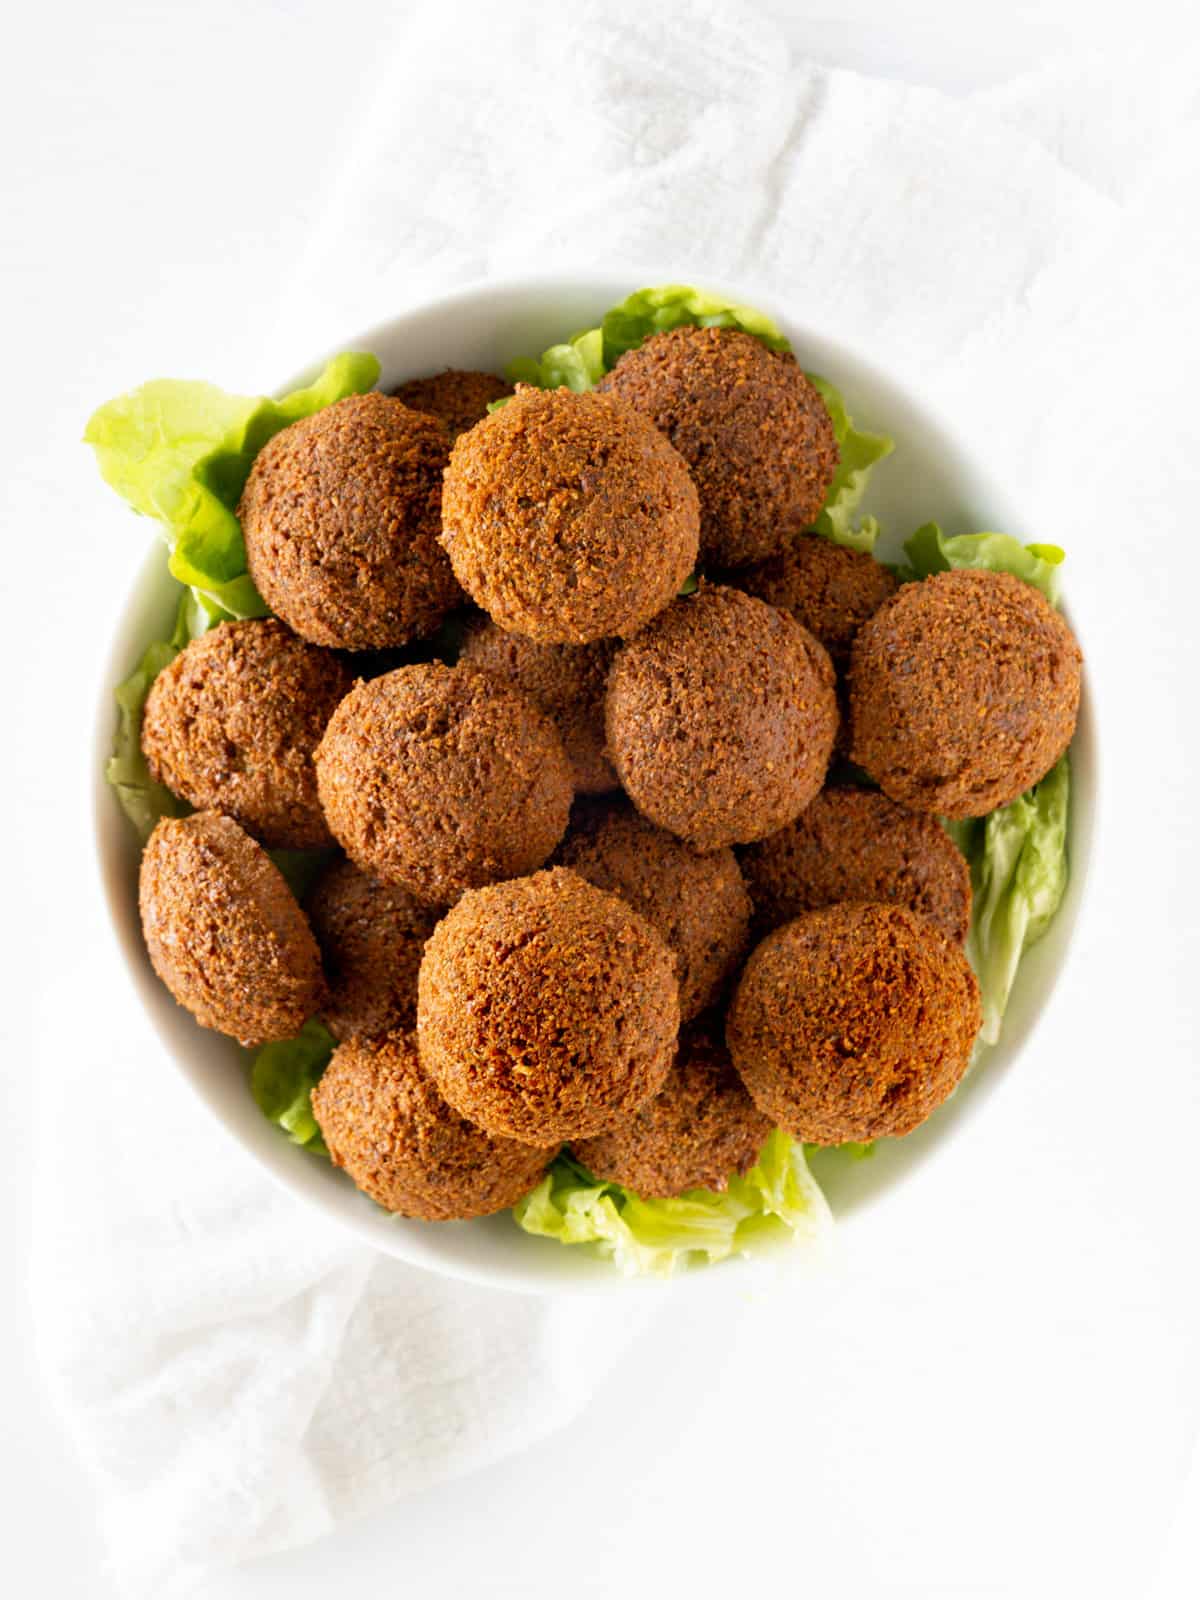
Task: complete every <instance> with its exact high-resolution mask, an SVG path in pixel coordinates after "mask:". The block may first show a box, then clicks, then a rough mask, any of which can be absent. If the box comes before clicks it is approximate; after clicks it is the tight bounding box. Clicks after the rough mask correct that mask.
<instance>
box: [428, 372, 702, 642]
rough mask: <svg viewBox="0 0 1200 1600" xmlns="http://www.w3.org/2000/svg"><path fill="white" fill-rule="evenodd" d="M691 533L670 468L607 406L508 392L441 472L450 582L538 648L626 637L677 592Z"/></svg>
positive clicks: (646, 434) (651, 435) (687, 491)
mask: <svg viewBox="0 0 1200 1600" xmlns="http://www.w3.org/2000/svg"><path fill="white" fill-rule="evenodd" d="M699 531H700V510H699V503H698V501H697V499H696V487H695V485H694V484H693V482H692V480H691V477H690V476H689V474H688V469H687V466H686V465H685V463H684V461H683V459H682V457H681V456H680V455H679V454H678V453H677V452H676V451H675V450H673V449H672V448H671V446H670V445H669V444H668V443H667V441H666V439H664V438H663V436H662V434H660V433H659V432H658V430H657V429H656V428H655V427H653V426H652V424H651V423H650V422H648V421H647V420H646V418H645V417H644V416H642V415H640V413H638V412H637V411H635V410H634V409H633V408H632V407H631V406H627V405H625V404H624V403H623V402H622V401H620V400H616V399H613V398H612V397H610V396H607V395H598V394H595V393H589V394H573V393H572V392H571V391H570V390H569V389H553V390H543V389H533V388H530V387H528V386H526V385H518V387H517V392H516V395H515V396H514V398H513V399H511V400H510V401H509V402H508V404H507V405H506V406H504V407H503V408H502V409H501V410H499V411H494V412H493V413H492V414H491V416H489V417H487V418H485V419H484V421H482V422H480V423H478V424H477V426H475V427H474V428H472V429H471V431H470V433H465V434H463V436H462V438H460V439H459V440H458V442H457V443H456V444H455V446H454V449H453V451H452V452H451V456H450V465H449V466H448V467H447V468H446V488H445V494H444V496H443V501H442V544H443V545H444V547H445V549H446V550H447V551H448V552H449V555H450V560H451V562H452V564H453V566H454V572H455V575H456V576H457V578H458V581H459V582H460V583H461V584H462V586H463V588H464V589H465V590H466V591H467V593H468V594H469V595H470V596H471V598H472V599H473V600H474V601H475V602H476V603H477V604H478V605H480V606H482V607H483V609H484V610H485V611H486V612H487V613H488V615H489V616H490V617H491V618H492V620H493V621H494V622H497V623H499V625H500V626H501V627H502V628H504V629H505V630H506V631H507V632H509V633H523V634H526V635H528V637H529V638H531V639H536V640H538V642H539V643H541V644H591V643H592V641H593V640H596V639H603V638H607V637H609V636H610V635H613V634H619V635H621V636H625V635H628V634H631V633H634V632H636V631H637V629H638V628H640V627H641V626H642V625H643V624H644V623H646V622H649V620H650V618H651V617H653V616H655V615H656V614H657V613H658V612H660V611H661V610H662V609H663V607H664V606H665V605H666V604H667V603H668V602H669V601H670V600H671V599H672V598H673V597H674V596H675V595H676V594H678V592H679V589H680V587H681V585H682V584H683V581H684V579H685V578H686V577H687V576H688V574H689V573H690V572H691V570H692V568H693V567H694V566H695V564H696V549H697V543H698V540H699Z"/></svg>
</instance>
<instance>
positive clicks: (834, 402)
mask: <svg viewBox="0 0 1200 1600" xmlns="http://www.w3.org/2000/svg"><path fill="white" fill-rule="evenodd" d="M808 376H809V379H810V381H811V382H812V384H813V385H814V387H815V388H816V390H817V392H818V393H819V394H820V396H821V399H822V400H824V402H825V408H826V410H827V411H828V412H829V415H830V417H831V418H832V420H833V432H834V436H835V438H836V439H837V442H838V454H839V455H840V457H841V460H840V461H839V463H838V469H837V471H836V472H835V473H834V475H833V482H832V483H831V484H830V486H829V493H828V495H826V497H825V506H824V509H823V510H822V511H821V513H820V515H819V516H818V517H817V520H816V524H815V526H814V530H813V531H814V532H815V533H819V534H821V535H822V536H823V537H824V538H826V539H831V540H832V541H833V543H834V544H841V545H845V546H846V547H847V549H850V550H862V551H865V552H866V553H867V554H868V555H869V554H870V553H871V552H872V551H873V550H874V549H875V541H876V540H877V539H878V538H879V523H878V521H877V520H876V518H875V517H863V519H862V521H861V522H859V523H857V524H856V523H854V522H852V521H851V518H852V516H853V514H854V512H855V511H857V510H858V507H859V505H860V504H861V502H862V498H863V495H865V494H866V492H867V483H868V480H869V479H870V476H871V469H872V467H874V466H875V465H876V463H877V462H880V461H882V460H883V458H884V457H885V456H890V455H891V453H892V451H893V450H894V449H895V448H896V445H895V441H894V440H892V439H889V438H888V437H887V435H886V434H882V433H867V432H866V431H865V430H864V429H862V428H856V427H855V425H854V419H853V417H851V415H850V413H849V412H848V411H847V410H846V402H845V401H844V400H843V399H842V397H841V394H840V393H839V392H838V390H837V389H835V388H834V386H833V384H831V383H827V382H826V380H825V379H824V378H818V377H817V375H816V374H815V373H813V372H810V373H809V375H808Z"/></svg>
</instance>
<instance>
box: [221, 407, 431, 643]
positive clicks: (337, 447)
mask: <svg viewBox="0 0 1200 1600" xmlns="http://www.w3.org/2000/svg"><path fill="white" fill-rule="evenodd" d="M449 448H450V445H449V439H448V438H447V435H446V430H445V427H444V426H443V425H442V424H441V423H440V422H439V421H437V419H436V418H434V417H430V416H425V415H423V414H422V413H421V412H419V411H410V410H409V408H408V407H407V406H406V405H404V404H403V403H402V402H401V401H399V400H394V399H393V398H392V397H391V396H390V395H386V394H378V393H376V392H372V393H370V394H356V395H350V396H348V397H347V398H346V399H345V400H338V401H336V402H335V403H334V404H333V405H331V406H326V407H325V409H324V410H323V411H318V412H316V413H315V414H314V415H313V416H311V417H304V418H302V419H301V420H300V421H299V422H293V423H292V424H291V426H290V427H287V428H284V429H283V431H282V432H281V433H277V434H276V435H275V437H274V438H273V439H272V440H270V441H269V443H267V444H266V445H264V446H263V448H262V449H261V450H260V451H259V453H258V455H257V456H256V457H255V459H254V465H253V466H252V467H251V469H250V476H249V477H248V479H247V480H246V487H245V489H244V490H243V491H242V498H241V503H240V505H239V506H238V516H239V518H240V519H241V524H242V532H243V534H244V536H245V540H246V563H247V565H248V567H249V569H250V576H251V577H252V578H253V579H254V582H255V584H256V585H257V586H258V591H259V593H260V594H261V595H262V597H263V599H264V600H265V601H266V602H267V604H268V605H269V606H270V607H271V609H272V611H276V612H278V614H279V615H280V616H281V617H282V618H283V620H284V621H285V622H286V623H288V624H289V625H290V626H291V627H293V628H294V629H295V630H296V632H297V633H298V634H300V635H301V637H302V638H305V639H308V640H310V641H311V642H312V643H313V644H324V645H333V646H340V647H341V648H342V649H345V650H376V649H385V648H387V647H388V646H391V645H401V644H407V643H408V642H409V641H410V640H413V639H423V638H426V637H428V635H429V634H431V633H433V632H434V630H435V629H436V628H437V626H438V624H439V623H440V622H441V620H442V618H443V617H444V616H445V615H446V613H447V612H448V611H450V610H452V609H453V607H454V606H456V605H460V604H461V603H462V591H461V589H460V588H459V587H458V584H457V583H456V582H455V580H454V574H453V573H452V572H451V570H450V563H449V562H448V561H447V559H446V554H445V551H443V550H442V548H441V546H440V545H439V543H438V532H439V529H440V527H441V503H442V472H443V469H444V467H445V465H446V460H447V457H448V454H449Z"/></svg>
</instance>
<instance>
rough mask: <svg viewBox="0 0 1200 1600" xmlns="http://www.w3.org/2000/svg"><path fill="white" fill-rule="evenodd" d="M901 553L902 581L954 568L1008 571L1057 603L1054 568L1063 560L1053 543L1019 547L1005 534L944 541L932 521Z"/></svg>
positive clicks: (974, 534)
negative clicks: (904, 563)
mask: <svg viewBox="0 0 1200 1600" xmlns="http://www.w3.org/2000/svg"><path fill="white" fill-rule="evenodd" d="M904 553H905V555H906V556H907V557H908V562H909V564H908V566H907V567H906V568H905V569H904V570H903V571H902V573H901V576H902V577H905V578H929V577H932V576H933V575H934V573H938V572H949V571H951V570H952V569H954V568H957V567H974V568H976V569H978V570H980V571H983V572H1008V573H1011V574H1012V576H1013V577H1014V578H1021V579H1022V580H1023V581H1024V582H1025V583H1029V584H1032V585H1033V587H1034V588H1035V589H1039V590H1040V591H1041V592H1042V594H1044V595H1045V597H1046V599H1047V600H1049V602H1050V604H1051V605H1057V604H1058V587H1059V583H1058V569H1059V567H1060V566H1061V565H1062V563H1063V561H1064V560H1065V559H1066V556H1065V553H1064V552H1063V551H1062V550H1060V549H1059V547H1058V545H1056V544H1021V543H1020V542H1019V541H1018V540H1016V539H1014V538H1012V537H1011V535H1009V534H1007V533H961V534H959V535H957V537H955V538H953V539H948V538H947V537H946V535H945V534H944V533H943V532H942V530H941V528H939V527H938V525H937V523H936V522H926V523H924V524H923V525H922V526H921V527H920V528H918V529H917V531H916V533H914V534H913V536H912V538H911V539H908V540H906V542H905V545H904Z"/></svg>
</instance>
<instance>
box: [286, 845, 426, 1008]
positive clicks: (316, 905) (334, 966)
mask: <svg viewBox="0 0 1200 1600" xmlns="http://www.w3.org/2000/svg"><path fill="white" fill-rule="evenodd" d="M306 909H307V911H308V918H309V921H310V923H311V924H312V930H313V933H314V934H315V935H316V940H317V944H318V945H319V946H320V950H321V962H322V965H323V966H324V968H325V978H326V983H327V986H328V993H327V995H326V999H325V1004H324V1006H323V1008H322V1011H321V1015H322V1017H323V1018H324V1021H325V1024H326V1026H327V1027H328V1029H329V1031H330V1033H332V1034H333V1035H334V1037H335V1038H337V1039H350V1038H353V1037H354V1036H355V1035H356V1034H366V1035H369V1036H370V1037H372V1038H377V1037H379V1036H380V1035H381V1034H384V1033H391V1032H393V1031H395V1030H396V1029H397V1028H411V1027H413V1026H414V1024H415V1023H416V1020H417V969H418V968H419V967H420V965H421V952H422V951H423V950H424V948H425V941H426V939H428V937H429V935H430V934H431V933H432V932H433V929H434V924H435V923H436V922H437V912H436V911H434V910H432V909H431V908H430V907H429V906H426V905H423V904H422V903H421V902H420V901H419V900H418V899H417V898H416V897H415V896H414V895H411V894H409V892H408V890H407V889H401V888H399V887H398V886H397V885H396V884H392V883H381V882H380V881H379V879H378V878H373V877H372V876H371V874H370V873H368V872H364V871H363V870H362V868H361V867H356V866H355V865H354V863H353V862H352V861H339V862H337V863H336V864H335V865H334V866H332V867H329V868H328V869H327V870H326V871H325V872H324V873H322V875H321V877H320V879H319V880H318V881H317V883H316V885H315V887H314V888H313V890H312V893H311V894H310V895H309V897H308V901H307V907H306Z"/></svg>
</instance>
